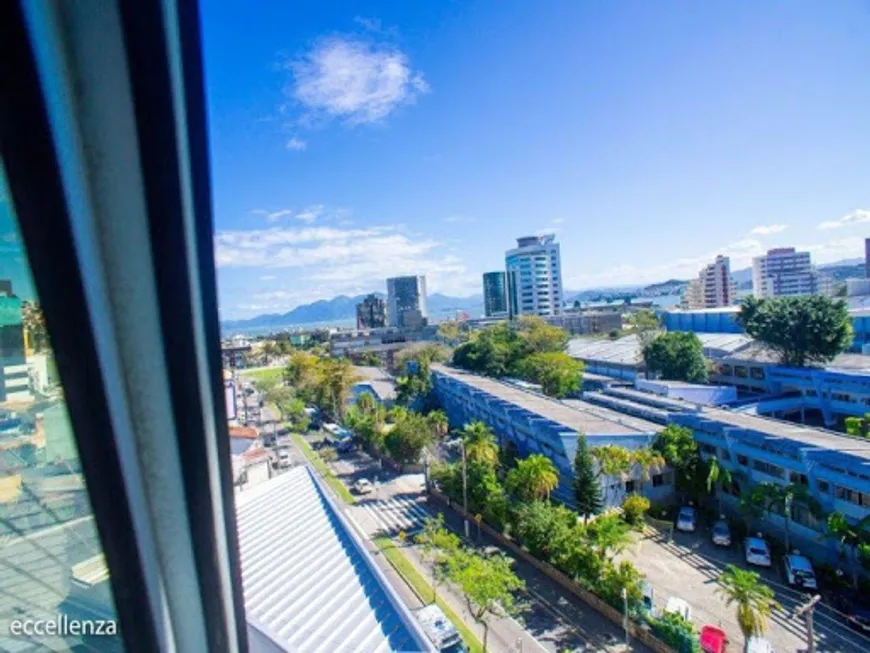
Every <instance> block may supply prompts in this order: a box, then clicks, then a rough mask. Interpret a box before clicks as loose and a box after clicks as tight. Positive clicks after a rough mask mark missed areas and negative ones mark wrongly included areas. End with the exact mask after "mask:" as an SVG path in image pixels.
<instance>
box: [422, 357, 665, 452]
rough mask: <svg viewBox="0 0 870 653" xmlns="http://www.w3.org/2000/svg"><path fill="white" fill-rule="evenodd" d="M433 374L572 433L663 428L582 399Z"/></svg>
mask: <svg viewBox="0 0 870 653" xmlns="http://www.w3.org/2000/svg"><path fill="white" fill-rule="evenodd" d="M432 370H433V371H434V372H438V373H440V374H444V375H445V376H449V377H451V378H454V379H456V380H458V381H461V382H462V383H466V384H468V385H470V386H472V387H474V388H477V389H478V390H481V391H483V392H486V393H488V394H490V395H492V396H494V397H497V398H498V399H501V400H503V401H507V402H509V403H512V404H514V405H515V406H519V407H520V408H523V409H525V410H528V411H530V412H532V413H535V414H537V415H540V416H541V417H544V418H546V419H549V420H552V421H553V422H556V423H558V424H561V425H562V426H564V427H565V428H566V429H569V430H571V431H578V432H582V433H587V434H594V435H638V434H648V433H655V432H657V431H658V430H659V429H660V426H659V425H658V424H654V423H653V422H648V421H646V420H643V419H638V418H634V417H628V416H626V415H623V414H622V413H619V412H617V411H615V410H610V409H607V408H602V407H600V406H594V405H592V404H590V403H588V402H586V401H581V400H579V399H565V400H562V401H559V400H556V399H551V398H549V397H545V396H544V395H541V394H537V393H534V392H530V391H529V390H523V389H521V388H518V387H516V386H513V385H508V384H507V383H502V382H501V381H498V380H496V379H491V378H489V377H485V376H478V375H477V374H472V373H470V372H466V371H464V370H459V369H456V368H453V367H447V366H445V365H433V366H432Z"/></svg>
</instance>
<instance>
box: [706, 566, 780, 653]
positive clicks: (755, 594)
mask: <svg viewBox="0 0 870 653" xmlns="http://www.w3.org/2000/svg"><path fill="white" fill-rule="evenodd" d="M759 579H760V576H759V575H758V574H757V573H755V572H754V571H748V570H745V569H741V568H740V567H737V566H735V565H728V566H727V567H726V571H725V572H724V573H723V574H721V575H720V576H719V583H720V584H721V585H722V586H721V587H719V588H718V589H717V590H716V593H717V594H719V595H721V596H722V598H724V599H725V605H726V606H729V607H730V606H731V605H732V604H735V603H736V604H737V624H738V625H739V626H740V630H741V632H742V633H743V640H744V644H743V650H744V651H747V650H748V649H749V638H750V637H753V636H761V635H763V634H764V631H765V629H766V628H767V620H768V619H769V618H770V613H771V612H772V610H773V609H774V608H777V607H780V606H779V604H778V603H777V602H776V601H774V593H773V590H772V589H770V588H769V587H768V586H767V585H763V584H762V583H761V582H759Z"/></svg>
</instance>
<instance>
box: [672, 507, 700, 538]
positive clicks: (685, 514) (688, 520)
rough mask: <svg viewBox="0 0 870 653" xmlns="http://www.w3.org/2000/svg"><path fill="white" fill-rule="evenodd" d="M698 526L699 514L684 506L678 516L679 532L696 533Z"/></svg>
mask: <svg viewBox="0 0 870 653" xmlns="http://www.w3.org/2000/svg"><path fill="white" fill-rule="evenodd" d="M697 526H698V513H697V512H695V509H694V508H692V507H690V506H683V507H682V508H680V512H679V514H678V515H677V530H678V531H686V532H688V533H694V532H695V528H697Z"/></svg>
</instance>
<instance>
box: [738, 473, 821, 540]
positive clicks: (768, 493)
mask: <svg viewBox="0 0 870 653" xmlns="http://www.w3.org/2000/svg"><path fill="white" fill-rule="evenodd" d="M753 492H756V493H758V494H759V495H760V496H761V497H762V505H763V506H764V507H765V510H766V511H767V512H768V513H771V512H776V513H777V514H780V515H782V518H783V522H784V525H785V550H786V551H790V550H791V537H790V529H789V526H790V525H791V520H792V517H793V512H792V511H793V509H794V504H795V502H797V503H798V504H800V505H803V506H804V507H806V508H807V510H809V511H810V513H811V514H813V515H816V516H818V515H821V511H822V509H821V505H820V504H819V502H818V501H817V500H816V498H815V497H814V496H813V495H812V492H811V491H810V489H809V488H808V487H807V486H806V485H800V484H798V483H789V484H788V485H777V484H776V483H761V484H759V485H757V486H755V488H753Z"/></svg>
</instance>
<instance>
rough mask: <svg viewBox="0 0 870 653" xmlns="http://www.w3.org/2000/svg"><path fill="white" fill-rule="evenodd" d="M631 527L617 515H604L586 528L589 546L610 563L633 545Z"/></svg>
mask: <svg viewBox="0 0 870 653" xmlns="http://www.w3.org/2000/svg"><path fill="white" fill-rule="evenodd" d="M629 530H630V529H629V526H628V524H626V523H625V521H624V520H623V519H622V518H620V517H619V515H617V514H616V513H609V514H607V515H603V516H601V517H599V518H598V519H596V520H594V521H592V522H590V523H589V525H588V526H587V528H586V535H587V537H588V541H589V545H590V546H591V547H592V548H593V549H594V550H595V551H596V552H597V553H598V555H599V556H601V559H602V560H605V561H608V562H609V561H610V560H611V559H612V558H613V556H615V555H616V554H618V553H621V552H622V551H624V550H625V548H626V547H627V546H628V545H629V544H631V542H632V540H631V535H630V533H629Z"/></svg>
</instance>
